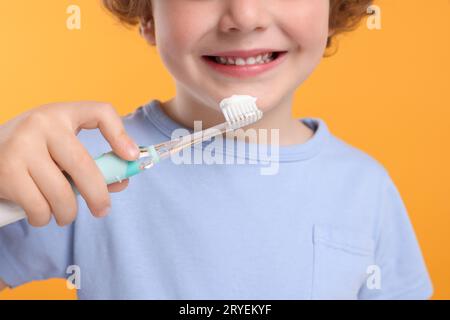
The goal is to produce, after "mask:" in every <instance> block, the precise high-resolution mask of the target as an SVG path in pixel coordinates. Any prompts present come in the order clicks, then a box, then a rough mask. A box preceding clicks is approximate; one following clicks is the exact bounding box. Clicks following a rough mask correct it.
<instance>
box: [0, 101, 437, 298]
mask: <svg viewBox="0 0 450 320" xmlns="http://www.w3.org/2000/svg"><path fill="white" fill-rule="evenodd" d="M301 121H303V122H304V123H305V124H306V125H308V126H309V127H310V128H312V129H313V130H314V132H315V133H314V136H313V137H312V138H311V139H310V140H308V141H307V142H306V143H303V144H297V145H291V146H281V147H280V149H279V154H278V162H277V164H278V165H279V166H278V171H277V173H276V174H271V175H270V174H261V169H262V167H268V165H269V164H270V161H272V160H269V162H267V159H266V160H264V161H259V160H260V159H259V158H258V157H260V155H259V153H258V154H256V153H255V152H251V151H250V150H249V149H247V150H244V152H240V153H238V154H234V155H233V153H231V151H233V150H234V145H233V150H231V149H230V148H228V143H229V144H230V145H231V142H230V141H231V139H225V140H227V141H226V142H227V143H225V144H224V146H223V148H222V149H221V148H215V149H214V154H215V155H217V154H222V155H224V154H228V157H231V158H233V157H237V158H241V160H250V159H252V160H253V163H249V162H250V161H247V163H246V164H238V163H236V162H237V161H236V162H235V164H231V165H230V164H217V163H215V164H205V163H204V164H181V165H180V164H176V163H174V161H171V159H167V160H165V161H162V162H160V163H158V164H156V165H155V166H154V167H153V168H151V169H149V170H147V171H146V172H144V173H142V174H140V175H137V176H135V177H133V178H131V180H130V185H129V187H128V188H127V189H126V190H125V191H123V192H120V193H115V194H112V195H111V196H112V211H111V214H110V215H109V216H107V217H106V218H103V219H97V218H94V217H92V216H91V214H90V212H89V209H88V208H87V206H86V203H85V202H84V200H83V199H82V198H81V197H78V203H79V214H78V217H77V220H76V221H75V222H74V223H73V224H72V225H70V226H67V227H64V228H60V227H58V226H57V225H56V224H55V223H54V222H52V223H51V224H50V225H48V226H47V227H43V228H34V227H31V226H29V225H28V224H27V223H26V222H25V221H21V222H17V223H15V224H12V225H9V226H7V227H4V228H2V229H0V278H3V279H4V281H5V282H6V283H8V284H9V285H11V286H12V287H16V286H18V285H21V284H23V283H25V282H29V281H32V280H41V279H48V278H68V277H69V276H71V275H76V276H79V277H78V278H77V280H78V281H79V282H78V284H79V285H80V289H79V290H78V297H79V298H80V299H110V298H112V299H311V298H312V299H321V298H325V299H415V298H417V299H422V298H428V297H430V295H431V294H432V286H431V282H430V279H429V276H428V273H427V270H426V267H425V264H424V261H423V258H422V255H421V252H420V249H419V246H418V243H417V240H416V237H415V234H414V231H413V228H412V226H411V223H410V221H409V219H408V215H407V212H406V209H405V206H404V203H403V202H402V199H401V197H400V194H399V192H398V190H397V188H396V186H395V185H394V183H393V181H392V180H391V178H390V176H389V175H388V173H387V172H386V170H385V169H384V167H383V166H382V165H381V164H380V163H379V162H378V161H376V160H374V159H373V158H372V157H370V156H369V155H367V154H365V153H364V152H362V151H360V150H358V149H356V148H354V147H352V146H351V145H349V144H347V143H345V142H343V141H342V140H340V139H339V138H337V137H335V136H334V135H332V134H331V133H330V131H329V129H328V127H327V125H326V123H325V122H324V121H323V120H322V119H319V118H304V119H301ZM124 123H125V126H126V129H127V131H128V132H129V134H130V135H131V136H132V137H133V138H134V139H135V141H136V142H137V143H138V144H139V145H150V144H154V143H159V142H163V141H167V140H169V138H170V137H171V134H172V132H173V131H174V130H175V129H177V128H180V127H181V128H182V126H181V125H180V124H178V123H176V122H174V121H173V120H172V119H170V118H169V117H167V116H166V115H165V113H164V111H163V110H162V109H161V107H160V102H159V101H158V100H153V101H151V102H150V103H149V104H147V105H145V106H143V107H140V108H138V109H137V110H136V111H135V112H133V113H132V114H129V115H127V116H125V117H124ZM79 138H80V140H81V141H82V143H83V144H84V145H85V146H86V148H87V149H88V150H89V152H90V153H91V155H92V156H93V157H96V156H98V155H100V154H101V153H103V152H107V151H109V150H110V147H109V145H108V144H107V143H106V141H105V140H104V139H103V137H102V136H101V134H100V132H99V131H98V130H90V131H82V132H81V133H80V134H79ZM210 143H213V141H209V142H205V143H203V144H201V145H197V146H196V147H194V148H197V151H202V150H205V149H206V148H208V145H209V144H210ZM245 145H246V144H245V143H243V142H239V143H238V146H245ZM247 146H248V144H247ZM236 148H238V147H237V146H236ZM191 151H192V154H194V149H191ZM209 151H211V150H209ZM241 151H242V149H241ZM71 266H72V267H71ZM73 266H75V267H73Z"/></svg>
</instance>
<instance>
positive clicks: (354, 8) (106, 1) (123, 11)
mask: <svg viewBox="0 0 450 320" xmlns="http://www.w3.org/2000/svg"><path fill="white" fill-rule="evenodd" d="M102 2H103V5H104V6H105V7H106V9H107V10H108V11H110V12H111V13H112V14H113V15H114V16H116V17H117V18H118V19H119V20H120V21H121V22H123V23H124V24H126V25H131V26H135V25H137V24H139V23H140V22H141V21H149V20H150V19H151V17H152V12H153V11H152V2H151V0H102ZM372 3H373V0H330V20H329V21H330V22H329V25H330V30H332V31H333V33H332V35H331V36H330V37H329V38H328V42H327V47H330V46H331V44H332V42H333V39H334V38H335V37H336V36H337V35H338V34H340V33H343V32H348V31H351V30H354V29H355V28H356V27H357V26H358V25H359V23H360V22H361V20H362V19H363V18H364V17H365V16H368V15H370V13H369V10H368V8H369V7H370V5H371V4H372ZM152 23H153V20H152Z"/></svg>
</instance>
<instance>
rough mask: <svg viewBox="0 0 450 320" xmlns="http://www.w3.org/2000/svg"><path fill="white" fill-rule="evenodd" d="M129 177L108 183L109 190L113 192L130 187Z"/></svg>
mask: <svg viewBox="0 0 450 320" xmlns="http://www.w3.org/2000/svg"><path fill="white" fill-rule="evenodd" d="M128 183H129V179H125V180H122V182H116V183H112V184H110V185H108V191H109V192H111V193H116V192H121V191H123V190H125V189H126V188H127V187H128Z"/></svg>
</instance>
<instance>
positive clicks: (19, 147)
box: [0, 102, 139, 226]
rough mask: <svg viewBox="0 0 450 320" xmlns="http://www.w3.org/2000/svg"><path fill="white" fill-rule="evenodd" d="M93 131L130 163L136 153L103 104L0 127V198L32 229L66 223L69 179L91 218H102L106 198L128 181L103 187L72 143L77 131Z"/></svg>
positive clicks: (51, 108)
mask: <svg viewBox="0 0 450 320" xmlns="http://www.w3.org/2000/svg"><path fill="white" fill-rule="evenodd" d="M94 128H99V129H100V131H101V133H102V134H103V136H104V137H105V138H106V140H107V141H108V142H109V144H110V145H111V147H112V149H113V151H114V152H115V153H116V154H117V155H118V156H119V157H121V158H123V159H125V160H130V161H131V160H136V159H137V158H138V155H139V150H138V147H137V146H136V144H135V143H134V142H133V141H132V140H131V138H130V137H129V136H128V135H127V133H126V132H125V129H124V126H123V124H122V120H121V118H120V116H119V115H118V114H117V112H116V111H115V109H114V108H113V107H112V106H111V105H109V104H106V103H98V102H74V103H55V104H48V105H44V106H41V107H39V108H36V109H33V110H30V111H28V112H26V113H23V114H21V115H20V116H18V117H16V118H14V119H12V120H11V121H9V122H7V123H5V124H3V125H1V126H0V198H2V199H5V200H10V201H13V202H15V203H17V204H18V205H20V206H21V207H22V208H23V209H24V210H25V212H26V214H27V216H28V221H29V223H30V224H31V225H33V226H44V225H46V224H48V223H49V222H50V219H51V215H52V213H53V214H54V216H55V219H56V222H57V223H58V225H60V226H63V225H67V224H69V223H71V222H72V221H73V220H74V219H75V217H76V214H77V211H78V208H77V201H76V197H75V194H74V192H73V190H72V188H71V185H70V183H69V181H68V180H67V179H66V177H65V176H64V174H63V172H62V171H61V170H64V171H66V172H67V173H68V174H69V175H70V176H71V177H72V179H73V181H74V183H75V185H76V187H77V189H78V190H79V192H80V194H81V195H82V196H83V198H84V199H85V200H86V203H87V205H88V207H89V209H90V210H91V212H92V213H93V214H94V215H95V216H97V217H102V216H104V215H106V214H107V211H108V209H109V207H110V203H111V200H110V196H109V193H108V191H110V192H118V191H121V190H123V189H125V188H126V187H127V184H128V181H124V182H122V183H121V184H118V183H117V184H113V185H110V186H107V185H106V183H105V182H104V178H103V175H102V173H101V171H100V170H99V169H98V167H97V165H96V163H95V161H94V160H93V159H92V158H91V156H90V155H89V153H88V152H87V150H86V149H85V148H84V146H83V145H82V144H81V142H80V141H79V140H78V139H77V137H76V135H77V134H78V133H79V131H80V130H81V129H94Z"/></svg>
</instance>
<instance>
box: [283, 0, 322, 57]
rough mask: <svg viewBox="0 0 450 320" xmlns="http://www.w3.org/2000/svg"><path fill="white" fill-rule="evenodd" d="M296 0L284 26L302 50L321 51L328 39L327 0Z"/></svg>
mask: <svg viewBox="0 0 450 320" xmlns="http://www.w3.org/2000/svg"><path fill="white" fill-rule="evenodd" d="M300 2H301V3H300V4H299V3H298V2H297V6H296V8H295V9H294V8H292V10H290V11H288V12H290V13H289V15H288V16H287V17H285V18H284V20H285V21H286V22H288V23H289V25H288V26H286V30H288V31H287V32H290V37H291V38H292V39H294V41H295V42H296V43H297V44H298V45H299V47H300V49H303V50H304V51H310V52H313V51H323V50H324V49H325V46H326V43H327V39H328V25H329V23H328V21H329V11H330V8H329V1H328V0H314V1H310V0H303V1H300Z"/></svg>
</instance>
